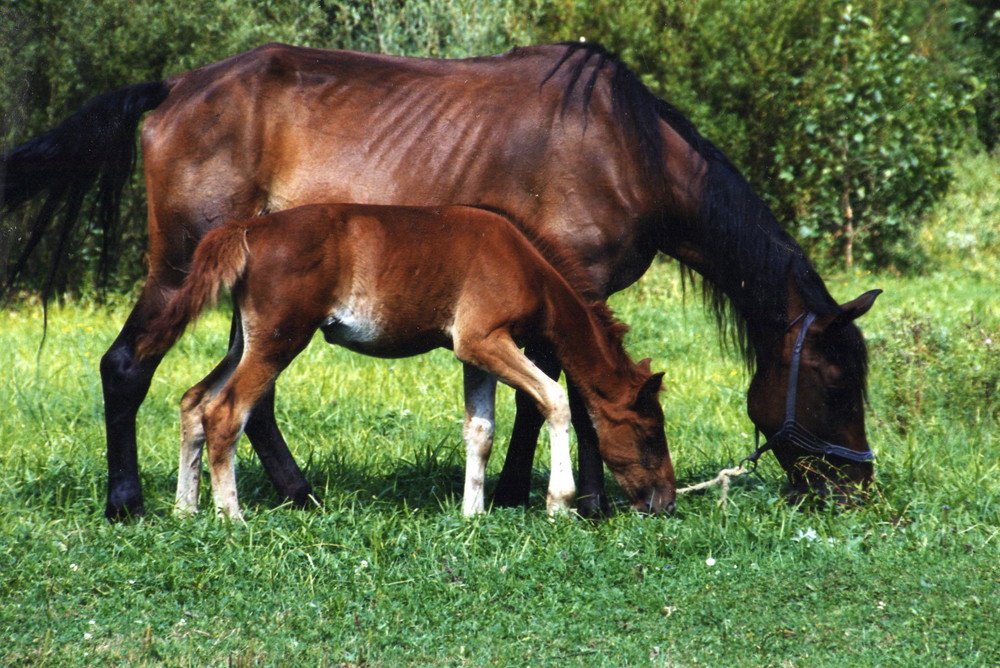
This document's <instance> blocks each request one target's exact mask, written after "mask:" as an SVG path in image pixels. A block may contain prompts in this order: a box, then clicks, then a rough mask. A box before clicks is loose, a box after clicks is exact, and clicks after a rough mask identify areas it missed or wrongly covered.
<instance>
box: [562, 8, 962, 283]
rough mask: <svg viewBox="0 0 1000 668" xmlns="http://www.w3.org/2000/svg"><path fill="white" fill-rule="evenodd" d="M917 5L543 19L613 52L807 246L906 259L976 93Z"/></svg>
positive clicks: (606, 12) (845, 255) (939, 14)
mask: <svg viewBox="0 0 1000 668" xmlns="http://www.w3.org/2000/svg"><path fill="white" fill-rule="evenodd" d="M923 4H924V3H912V2H908V1H907V0H860V1H855V2H846V1H844V0H696V1H694V2H682V1H680V0H668V1H666V2H662V1H660V0H655V1H654V0H646V1H640V2H633V3H628V4H627V5H624V6H619V5H618V3H612V2H604V1H602V0H598V1H597V2H593V1H590V0H553V1H552V2H551V3H550V4H549V6H548V13H547V14H545V16H544V20H543V25H544V26H547V27H548V29H549V30H550V31H551V33H552V34H553V35H557V36H558V37H560V38H564V39H578V38H579V37H580V36H583V37H586V38H587V39H592V40H600V41H603V42H606V43H607V44H608V46H610V47H611V48H613V49H616V50H618V51H619V52H620V53H621V54H622V55H623V56H624V58H625V60H626V61H628V62H629V63H631V64H632V65H633V66H635V67H636V68H637V69H638V70H639V71H640V72H641V73H642V74H643V79H644V81H646V83H647V84H648V85H649V86H650V87H651V88H652V89H653V90H654V91H655V92H656V93H658V94H659V95H661V96H662V97H664V98H666V99H668V100H671V101H672V102H674V103H675V104H676V105H678V106H679V107H680V108H681V109H682V110H684V111H685V112H686V113H688V114H689V115H690V116H691V118H692V120H694V121H695V123H696V124H697V125H698V126H699V127H700V128H701V130H702V132H703V134H705V135H706V136H707V137H709V138H710V139H711V140H712V141H714V142H715V143H716V144H718V145H719V146H720V147H721V148H722V149H723V150H724V151H726V153H727V154H729V156H730V158H732V159H733V161H734V162H735V163H736V164H737V165H738V166H740V167H741V169H742V170H743V171H744V173H745V174H746V175H747V176H748V178H749V179H750V181H751V183H752V184H753V185H754V187H755V188H756V189H757V190H758V192H760V193H761V194H762V195H764V197H765V199H766V200H767V201H768V202H769V204H771V206H772V207H773V208H774V210H775V213H776V214H777V215H778V218H779V220H781V221H782V222H783V223H784V224H785V225H786V226H787V227H788V229H789V231H791V232H792V233H793V234H795V235H796V236H797V237H798V238H799V239H800V240H802V241H803V242H804V244H805V245H806V246H807V247H809V248H810V249H811V250H813V252H814V253H816V254H819V255H821V256H824V257H827V258H829V259H831V260H833V261H840V262H843V264H844V265H846V266H848V267H849V266H851V265H852V264H853V263H854V262H855V261H858V262H861V263H863V264H865V265H867V266H885V265H890V264H892V265H901V266H906V265H907V264H909V263H912V262H913V260H914V256H915V254H914V252H913V241H914V239H915V237H916V234H917V232H918V230H919V227H920V223H921V220H922V216H923V215H924V214H925V213H926V211H927V210H928V208H929V207H930V206H931V204H932V203H933V202H934V201H936V199H937V198H939V197H940V196H941V195H942V194H943V193H944V192H945V191H946V189H947V187H948V185H949V182H950V174H949V170H948V167H949V165H950V160H951V159H952V157H953V155H954V153H955V150H956V149H957V148H959V147H961V146H962V145H963V144H964V143H965V142H966V137H967V135H968V134H969V132H968V128H969V127H970V126H971V123H972V118H973V117H972V103H973V100H974V99H975V97H976V95H977V94H978V93H979V92H980V91H981V84H980V83H979V81H978V79H976V77H975V76H974V75H973V74H972V72H971V71H969V70H967V69H963V68H960V67H956V66H953V65H951V64H950V63H949V60H950V58H951V57H952V55H953V52H952V50H951V47H952V38H951V36H950V33H949V25H948V22H947V19H948V16H946V15H945V14H944V11H945V8H943V7H939V6H937V5H935V6H933V7H930V6H929V7H927V8H924V7H923Z"/></svg>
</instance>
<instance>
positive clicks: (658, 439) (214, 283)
mask: <svg viewBox="0 0 1000 668" xmlns="http://www.w3.org/2000/svg"><path fill="white" fill-rule="evenodd" d="M535 241H536V243H535V244H533V243H531V242H529V241H528V240H527V239H526V238H525V237H524V236H523V235H522V234H521V232H519V231H518V229H517V228H516V227H514V225H513V224H511V223H510V222H509V221H508V220H507V219H506V218H503V217H501V216H499V215H497V214H494V213H491V212H489V211H486V210H483V209H476V208H471V207H444V208H426V207H423V208H418V207H389V206H374V205H360V204H321V205H308V206H303V207H299V208H295V209H289V210H285V211H282V212H279V213H274V214H270V215H267V216H263V217H259V218H254V219H251V220H248V221H243V222H229V223H226V224H225V225H223V226H222V227H219V228H216V229H214V230H212V231H210V232H209V233H208V234H206V235H205V237H204V239H203V240H202V241H201V243H200V244H199V246H198V248H197V250H196V251H195V255H194V262H193V265H192V269H191V273H190V274H189V275H188V277H187V278H186V279H185V281H184V284H183V287H182V288H181V289H180V290H179V291H178V292H177V293H176V294H175V296H174V297H173V298H172V299H171V301H170V302H169V303H168V304H167V306H166V308H165V310H164V312H163V314H162V315H161V316H160V317H159V318H158V319H157V320H155V321H154V322H153V323H152V324H151V325H150V327H149V328H148V330H147V331H148V333H147V334H146V335H144V336H143V337H142V338H140V340H139V348H138V350H139V355H140V357H142V358H144V357H147V356H150V355H156V354H160V353H162V351H164V350H166V349H167V348H169V347H170V346H171V345H172V344H173V343H174V342H175V341H176V340H177V338H179V337H180V335H181V334H182V333H183V331H184V328H185V326H186V325H187V323H188V322H190V321H191V320H193V319H194V318H196V317H197V316H198V314H199V313H200V312H201V311H202V309H203V308H204V307H205V306H206V304H207V303H209V302H210V301H212V300H214V298H215V296H216V294H217V293H218V291H219V289H220V288H221V287H223V286H225V287H231V288H232V291H233V298H234V302H235V304H236V308H237V310H238V314H239V317H240V318H241V321H242V326H243V332H244V336H243V344H242V346H241V345H239V344H237V345H235V346H234V347H233V349H231V350H230V351H229V353H228V354H227V356H226V357H225V359H223V360H222V362H221V363H220V364H219V365H218V366H217V367H216V368H215V369H214V370H213V371H212V372H211V373H210V374H209V375H208V376H207V377H206V378H205V379H204V380H202V381H201V382H200V383H198V384H197V385H195V386H194V387H192V388H191V389H190V390H188V391H187V393H186V394H185V395H184V398H183V399H182V401H181V422H182V436H181V455H180V473H179V476H178V485H177V505H176V509H177V511H178V512H179V513H188V512H192V511H194V510H196V509H197V497H198V480H199V475H200V470H201V451H202V447H203V445H204V444H206V443H207V446H208V458H209V465H210V469H211V477H212V489H213V493H214V498H215V505H216V507H217V509H218V511H219V512H220V513H221V514H224V515H227V516H229V517H231V518H239V517H241V513H240V508H239V503H238V501H237V494H236V485H235V473H234V467H233V457H234V452H235V447H236V442H237V440H238V439H239V437H240V435H241V434H242V433H243V429H244V427H245V425H246V423H247V420H248V417H249V415H250V412H251V410H252V409H253V407H254V405H255V404H256V403H257V402H258V401H259V400H261V398H262V397H265V396H266V395H267V394H268V393H269V392H270V391H271V390H272V388H273V385H274V382H275V379H276V378H277V376H278V374H280V373H281V371H282V370H283V369H284V368H285V367H286V366H287V365H288V364H289V363H290V362H291V361H292V359H294V358H295V356H296V355H298V353H299V352H301V351H302V350H303V349H304V348H305V347H306V345H307V344H308V343H309V341H310V339H311V338H312V336H313V333H314V332H315V331H316V330H317V329H320V330H322V331H323V334H324V336H325V337H326V340H327V341H328V342H330V343H335V344H338V345H341V346H344V347H345V348H348V349H350V350H353V351H356V352H360V353H364V354H366V355H374V356H377V357H389V358H392V357H406V356H411V355H418V354H421V353H424V352H427V351H429V350H432V349H434V348H440V347H444V348H451V349H452V350H454V353H455V356H456V357H457V358H458V359H459V360H461V361H462V363H463V365H464V386H465V426H464V430H463V434H464V438H465V444H466V454H467V460H466V479H465V496H464V500H463V510H464V512H465V514H473V513H477V512H481V511H482V510H483V506H484V501H483V481H484V476H485V470H486V462H487V459H488V458H489V455H490V450H491V448H492V442H493V431H494V396H495V388H496V380H497V379H500V380H501V381H503V382H504V383H506V384H507V385H510V386H512V387H514V388H517V389H519V390H522V391H524V392H526V393H527V394H528V395H530V396H531V397H532V398H533V399H534V401H535V403H536V404H537V405H538V408H539V410H540V411H541V413H542V415H543V416H544V417H545V419H546V421H547V422H548V425H549V430H550V436H551V450H552V470H551V478H550V481H549V489H548V507H549V510H550V512H551V511H555V510H559V509H564V508H567V507H569V505H570V503H571V502H572V501H573V498H574V494H575V486H574V482H573V475H572V470H571V463H570V453H569V424H570V411H569V403H568V400H567V397H566V394H565V392H564V391H563V389H562V388H561V386H560V385H559V384H558V383H557V382H555V381H554V380H552V379H551V378H550V377H549V376H548V375H546V374H545V373H543V372H542V371H541V370H540V369H538V367H536V366H535V365H534V364H533V363H532V362H531V361H529V360H528V358H527V357H525V356H524V354H523V353H522V352H521V351H520V350H519V347H521V346H523V345H525V344H526V343H529V342H539V341H541V342H545V343H548V344H549V345H551V346H552V348H553V349H554V350H555V351H556V355H557V357H558V359H559V361H560V363H561V364H562V366H563V368H564V369H566V371H567V374H568V375H569V377H570V379H571V380H572V382H573V383H574V384H575V386H576V387H578V388H579V390H580V392H581V395H582V397H583V399H584V402H585V405H586V407H587V411H588V413H589V415H590V418H591V420H592V421H593V425H594V428H595V430H596V433H597V436H598V449H599V451H600V454H601V457H602V459H603V460H604V462H605V463H606V464H607V465H608V467H609V468H610V469H611V471H612V473H613V474H614V475H615V478H616V479H617V480H618V482H619V484H620V485H621V487H622V488H623V489H624V491H625V493H626V495H627V496H628V498H629V500H630V501H631V502H632V503H633V504H634V505H635V507H636V508H637V509H639V510H641V511H651V512H657V511H661V510H670V509H672V508H673V505H674V471H673V467H672V466H671V462H670V454H669V452H668V451H667V442H666V437H665V435H664V430H663V411H662V409H661V407H660V404H659V402H658V399H657V395H658V393H659V390H660V385H661V381H662V374H653V373H651V372H650V370H649V364H648V360H647V361H643V362H641V363H639V364H634V363H632V362H631V360H629V358H628V356H627V355H626V353H625V351H624V349H623V347H622V341H621V337H622V335H623V333H624V331H625V327H624V326H623V325H621V324H620V323H618V322H617V321H615V320H614V319H613V317H612V315H611V313H610V311H609V310H608V309H607V307H606V306H605V305H604V304H603V303H601V302H598V303H594V304H587V303H585V302H584V300H583V299H582V297H581V296H580V294H579V293H578V291H577V290H575V289H574V288H573V287H571V285H570V283H569V282H568V280H569V281H573V280H574V279H573V278H572V277H573V276H579V275H582V272H581V271H579V269H578V268H576V267H573V266H571V263H570V262H569V261H568V260H565V259H562V258H560V257H558V255H555V254H554V253H553V252H552V251H549V252H546V251H545V249H546V247H547V245H546V244H545V243H544V241H542V240H535ZM540 249H542V250H540ZM543 253H546V255H547V256H548V257H546V256H544V255H543ZM550 262H551V264H550ZM553 264H554V265H556V266H558V267H559V269H560V270H559V271H557V270H556V268H554V267H553ZM567 277H569V278H567Z"/></svg>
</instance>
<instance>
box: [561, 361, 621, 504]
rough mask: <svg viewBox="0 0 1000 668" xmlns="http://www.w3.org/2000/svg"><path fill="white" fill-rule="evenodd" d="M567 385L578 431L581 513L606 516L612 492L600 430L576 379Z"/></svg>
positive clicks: (574, 429) (571, 409)
mask: <svg viewBox="0 0 1000 668" xmlns="http://www.w3.org/2000/svg"><path fill="white" fill-rule="evenodd" d="M566 385H567V387H568V388H569V408H570V414H571V416H572V418H573V431H575V432H576V448H577V450H576V454H577V462H576V463H577V466H578V467H579V471H580V476H579V480H580V489H579V491H578V493H577V512H578V513H580V515H582V516H583V517H605V516H607V515H608V514H609V513H610V507H609V505H608V493H607V492H606V491H605V488H604V460H602V459H601V452H600V450H599V449H598V443H597V431H596V430H595V429H594V423H593V422H592V421H591V419H590V412H589V411H588V410H587V405H586V404H585V403H584V401H583V397H582V396H580V392H579V390H577V389H576V387H575V386H574V385H573V383H572V381H569V382H567V383H566Z"/></svg>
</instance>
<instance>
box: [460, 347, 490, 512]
mask: <svg viewBox="0 0 1000 668" xmlns="http://www.w3.org/2000/svg"><path fill="white" fill-rule="evenodd" d="M462 371H463V376H464V378H463V385H464V389H465V426H464V427H463V428H462V435H463V436H464V437H465V491H464V493H463V494H462V514H464V515H475V514H476V513H481V512H483V506H484V502H483V484H484V483H485V481H486V463H487V462H488V461H489V459H490V451H491V450H492V449H493V429H494V426H495V423H496V420H495V418H494V410H495V406H496V389H497V379H496V378H495V377H494V376H491V375H490V374H488V373H487V372H485V371H483V370H482V369H477V368H476V367H474V366H472V365H470V364H465V365H463V369H462Z"/></svg>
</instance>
